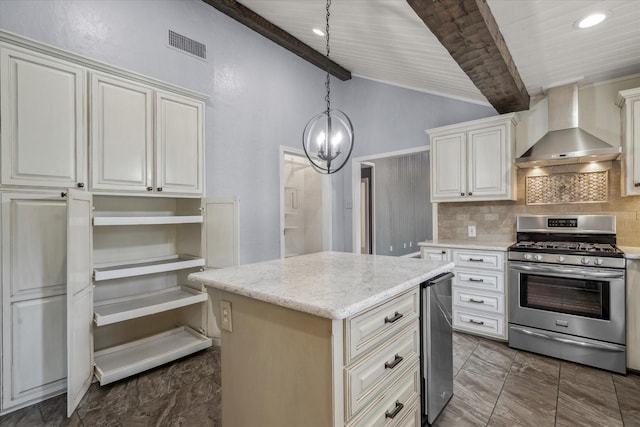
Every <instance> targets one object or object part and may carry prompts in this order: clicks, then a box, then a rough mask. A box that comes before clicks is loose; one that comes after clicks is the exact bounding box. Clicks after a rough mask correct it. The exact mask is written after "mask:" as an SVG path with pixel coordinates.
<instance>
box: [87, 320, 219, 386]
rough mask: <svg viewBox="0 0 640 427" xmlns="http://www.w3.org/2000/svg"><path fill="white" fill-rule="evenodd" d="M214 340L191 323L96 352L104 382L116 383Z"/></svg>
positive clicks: (193, 351)
mask: <svg viewBox="0 0 640 427" xmlns="http://www.w3.org/2000/svg"><path fill="white" fill-rule="evenodd" d="M211 344H212V340H211V338H207V337H205V336H204V335H201V334H199V333H198V332H196V331H194V330H193V329H191V328H189V327H187V326H181V327H179V328H176V329H172V330H170V331H167V332H163V333H161V334H158V335H153V336H151V337H148V338H144V339H141V340H137V341H132V342H129V343H126V344H123V345H119V346H117V347H112V348H107V349H104V350H101V351H97V352H95V354H94V361H95V373H96V377H97V378H98V381H100V385H105V384H109V383H112V382H114V381H118V380H121V379H123V378H126V377H129V376H131V375H135V374H137V373H139V372H143V371H146V370H147V369H151V368H155V367H156V366H160V365H162V364H164V363H168V362H171V361H173V360H176V359H179V358H181V357H184V356H187V355H189V354H191V353H195V352H196V351H200V350H204V349H205V348H208V347H211Z"/></svg>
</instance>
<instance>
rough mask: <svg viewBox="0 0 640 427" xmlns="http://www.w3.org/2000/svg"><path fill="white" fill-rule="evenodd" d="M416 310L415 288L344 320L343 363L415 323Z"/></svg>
mask: <svg viewBox="0 0 640 427" xmlns="http://www.w3.org/2000/svg"><path fill="white" fill-rule="evenodd" d="M419 310H420V298H419V292H418V287H417V286H416V288H415V289H412V290H411V291H409V292H406V293H404V294H402V295H400V296H398V297H395V298H394V299H392V300H390V301H388V302H386V303H384V304H382V305H379V306H377V307H374V308H372V309H370V310H368V311H366V312H364V313H361V314H359V315H357V316H354V317H351V318H348V319H346V320H345V364H348V363H350V362H351V361H352V360H355V359H356V358H358V357H359V356H360V355H362V354H364V353H365V352H366V351H368V350H370V349H372V348H375V347H377V346H378V345H379V344H381V343H382V342H383V341H384V340H386V339H389V337H390V336H392V335H393V334H395V333H398V332H399V331H400V330H401V329H402V328H404V327H405V326H407V325H408V324H410V323H412V322H415V321H416V319H417V318H418V313H419Z"/></svg>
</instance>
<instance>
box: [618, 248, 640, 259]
mask: <svg viewBox="0 0 640 427" xmlns="http://www.w3.org/2000/svg"><path fill="white" fill-rule="evenodd" d="M618 248H619V249H620V250H621V251H622V252H624V257H625V258H626V259H640V247H637V246H618Z"/></svg>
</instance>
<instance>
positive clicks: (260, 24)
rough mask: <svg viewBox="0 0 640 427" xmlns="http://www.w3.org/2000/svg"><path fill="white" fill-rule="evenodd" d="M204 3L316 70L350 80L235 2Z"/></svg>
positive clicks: (345, 72)
mask: <svg viewBox="0 0 640 427" xmlns="http://www.w3.org/2000/svg"><path fill="white" fill-rule="evenodd" d="M202 1H204V2H205V3H207V4H209V5H210V6H213V7H214V8H216V9H217V10H219V11H220V12H222V13H224V14H225V15H228V16H230V17H231V18H233V19H235V20H236V21H238V22H240V23H241V24H243V25H246V26H247V27H249V28H251V29H252V30H253V31H255V32H257V33H258V34H261V35H263V36H265V37H266V38H268V39H269V40H271V41H273V42H275V43H276V44H279V45H280V46H282V47H283V48H285V49H287V50H289V51H291V52H293V53H295V54H296V55H298V56H299V57H301V58H302V59H304V60H306V61H308V62H310V63H312V64H313V65H315V66H316V67H318V68H321V69H322V70H324V71H327V67H328V70H329V73H330V74H331V75H333V76H335V77H337V78H338V79H340V80H342V81H345V80H349V79H351V72H350V71H349V70H347V69H346V68H343V67H342V66H341V65H340V64H338V63H336V62H334V61H332V60H331V59H328V58H327V57H326V55H323V54H321V53H320V52H318V51H317V50H315V49H313V48H312V47H311V46H309V45H307V44H305V43H303V42H302V41H300V40H298V39H297V38H295V37H293V36H292V35H291V34H289V33H287V32H286V31H284V30H283V29H282V28H280V27H278V26H277V25H274V24H272V23H271V22H269V21H267V20H266V19H264V18H263V17H262V16H260V15H258V14H257V13H255V12H254V11H252V10H251V9H249V8H247V7H246V6H243V5H242V4H240V3H238V2H237V1H235V0H202Z"/></svg>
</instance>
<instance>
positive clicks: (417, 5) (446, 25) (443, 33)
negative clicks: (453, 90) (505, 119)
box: [407, 0, 529, 114]
mask: <svg viewBox="0 0 640 427" xmlns="http://www.w3.org/2000/svg"><path fill="white" fill-rule="evenodd" d="M407 3H409V5H410V6H411V7H412V8H413V10H414V11H415V12H416V13H417V14H418V16H419V17H420V18H421V19H422V21H424V23H425V24H426V25H427V27H428V28H429V30H430V31H431V32H432V33H433V34H434V35H435V36H436V37H437V38H438V40H440V43H442V45H443V46H444V47H445V48H446V49H447V50H448V51H449V54H450V55H451V57H452V58H453V59H454V60H455V61H456V62H457V63H458V65H460V67H461V68H462V70H463V71H464V72H465V73H466V74H467V75H468V76H469V78H470V79H471V81H472V82H473V84H475V85H476V87H477V88H478V90H480V92H481V93H482V94H483V95H484V96H485V97H486V98H487V100H488V101H489V103H490V104H491V105H493V107H494V108H495V109H496V111H498V112H499V113H500V114H503V113H511V112H514V111H523V110H528V109H529V93H528V92H527V89H526V88H525V85H524V83H523V82H522V79H521V78H520V74H519V73H518V69H517V68H516V65H515V63H514V62H513V58H512V57H511V53H509V49H508V48H507V45H506V43H505V41H504V38H503V37H502V34H501V33H500V29H499V28H498V24H497V23H496V20H495V18H494V17H493V14H492V13H491V10H490V9H489V5H487V2H486V0H407Z"/></svg>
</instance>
